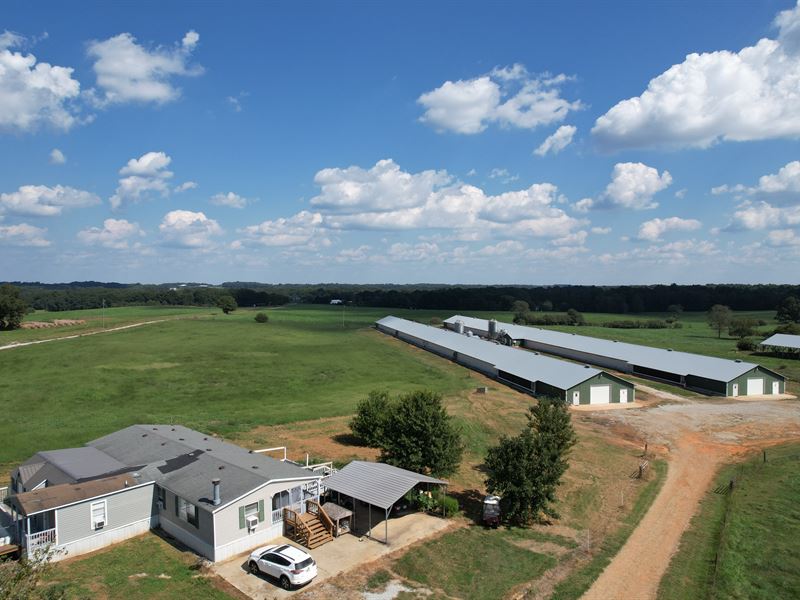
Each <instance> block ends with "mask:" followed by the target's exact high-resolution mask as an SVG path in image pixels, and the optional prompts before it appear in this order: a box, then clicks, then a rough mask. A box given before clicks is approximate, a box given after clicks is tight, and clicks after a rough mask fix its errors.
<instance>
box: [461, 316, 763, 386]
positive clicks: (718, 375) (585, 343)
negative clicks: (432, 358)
mask: <svg viewBox="0 0 800 600" xmlns="http://www.w3.org/2000/svg"><path fill="white" fill-rule="evenodd" d="M456 321H461V322H462V323H463V324H464V327H467V328H474V329H478V330H482V331H486V330H488V321H486V319H476V318H474V317H465V316H462V315H456V316H453V317H450V318H449V319H447V320H446V321H445V323H448V324H453V323H455V322H456ZM497 327H498V330H500V329H503V330H505V331H506V332H507V333H508V334H509V335H510V336H511V337H512V338H514V339H515V340H532V341H537V342H540V343H543V344H549V345H551V346H558V347H560V348H567V349H570V350H576V351H580V352H586V353H589V354H595V355H597V356H605V357H609V358H614V359H616V360H621V361H625V362H627V363H629V364H631V365H639V366H641V367H646V368H649V369H658V370H660V371H666V372H669V373H676V374H679V375H684V376H685V375H695V376H698V377H705V378H707V379H713V380H716V381H730V380H731V379H735V378H736V377H739V376H740V375H743V374H745V373H747V372H748V371H751V370H752V369H755V368H756V367H757V366H758V365H756V364H754V363H749V362H742V361H736V360H728V359H725V358H715V357H712V356H703V355H702V354H691V353H689V352H677V351H673V350H665V349H662V348H652V347H650V346H640V345H638V344H628V343H626V342H615V341H613V340H602V339H600V338H595V337H590V336H586V335H578V334H575V333H564V332H561V331H553V330H551V329H539V328H538V327H527V326H524V325H514V324H513V323H500V322H498V324H497Z"/></svg>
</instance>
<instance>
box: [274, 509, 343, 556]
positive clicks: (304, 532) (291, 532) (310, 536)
mask: <svg viewBox="0 0 800 600" xmlns="http://www.w3.org/2000/svg"><path fill="white" fill-rule="evenodd" d="M284 535H285V536H286V537H288V538H289V539H291V540H293V541H295V542H297V543H298V544H302V545H303V546H305V547H306V548H309V549H311V550H313V549H314V548H319V547H320V546H322V545H323V544H327V543H328V542H330V541H331V540H333V535H331V533H330V531H328V529H327V528H326V527H325V525H324V524H323V522H322V520H321V519H320V518H319V516H317V515H315V514H312V513H305V514H301V515H297V514H296V516H295V517H294V518H291V517H290V518H288V519H286V518H284Z"/></svg>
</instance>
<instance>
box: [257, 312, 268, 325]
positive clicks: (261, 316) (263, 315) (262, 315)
mask: <svg viewBox="0 0 800 600" xmlns="http://www.w3.org/2000/svg"><path fill="white" fill-rule="evenodd" d="M255 319H256V323H266V322H268V321H269V317H268V316H267V314H266V313H263V312H260V313H256V316H255Z"/></svg>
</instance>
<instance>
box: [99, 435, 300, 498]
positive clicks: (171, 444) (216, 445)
mask: <svg viewBox="0 0 800 600" xmlns="http://www.w3.org/2000/svg"><path fill="white" fill-rule="evenodd" d="M89 446H91V447H94V448H97V449H98V450H101V451H102V452H104V453H106V454H108V455H110V456H113V457H114V458H115V459H117V460H119V461H121V462H123V463H125V464H127V465H129V466H131V467H137V468H140V470H141V471H142V473H143V474H144V475H146V476H147V477H151V478H152V479H154V480H155V481H156V482H157V483H158V484H159V485H163V486H164V487H165V488H167V489H168V490H170V491H171V492H173V493H175V494H178V495H179V496H181V497H182V498H184V499H186V500H188V501H190V502H192V503H195V504H198V505H199V506H201V507H202V506H205V507H206V508H207V509H208V510H211V506H210V498H211V480H212V479H214V478H219V479H220V480H221V484H220V495H221V497H222V504H221V505H220V506H218V507H213V510H219V509H220V508H222V507H224V506H225V505H226V504H228V503H230V502H232V501H234V500H236V499H237V498H240V497H241V496H243V495H245V494H247V493H249V492H251V491H253V490H255V489H257V488H259V487H261V486H263V485H265V484H266V483H269V482H270V481H275V480H280V479H311V478H314V477H315V475H314V474H313V473H311V472H310V471H307V470H306V469H303V468H301V467H298V466H296V465H294V464H291V463H288V462H282V461H279V460H276V459H274V458H272V457H269V456H265V455H263V454H255V453H251V452H250V451H248V450H246V449H245V448H242V447H241V446H237V445H235V444H231V443H228V442H225V441H223V440H220V439H218V438H215V437H213V436H210V435H206V434H203V433H201V432H199V431H194V430H192V429H189V428H187V427H183V426H182V425H131V426H130V427H126V428H125V429H122V430H120V431H116V432H114V433H111V434H109V435H107V436H105V437H102V438H99V439H97V440H94V441H92V442H89ZM220 467H221V468H220Z"/></svg>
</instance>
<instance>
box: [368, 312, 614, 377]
mask: <svg viewBox="0 0 800 600" xmlns="http://www.w3.org/2000/svg"><path fill="white" fill-rule="evenodd" d="M378 324H379V325H383V326H384V327H388V328H390V329H394V330H396V331H400V332H401V333H405V334H407V335H410V336H413V337H415V338H417V339H420V340H423V341H425V342H428V343H431V344H436V345H438V346H443V347H445V348H448V349H449V350H453V351H454V352H458V353H459V354H461V355H464V356H469V357H472V358H475V359H477V360H480V361H483V362H486V363H489V364H491V365H493V366H494V367H495V368H496V369H498V370H501V371H505V372H506V373H511V374H512V375H516V376H517V377H521V378H523V379H527V380H528V381H540V382H542V383H545V384H547V385H551V386H553V387H556V388H559V389H562V390H568V389H569V388H571V387H574V386H576V385H578V384H580V383H583V382H584V381H586V380H587V379H590V378H592V377H594V376H595V375H599V374H600V373H601V372H602V371H600V370H598V369H595V368H593V367H589V366H584V365H578V364H575V363H571V362H567V361H564V360H558V359H556V358H551V357H549V356H543V355H541V354H535V353H533V352H528V351H526V350H520V349H517V348H509V347H508V346H501V345H499V344H495V343H493V342H487V341H485V340H481V339H478V338H476V337H468V336H466V335H461V334H458V333H455V332H453V331H449V330H447V329H438V328H436V327H430V326H428V325H421V324H420V323H415V322H414V321H408V320H406V319H400V318H398V317H391V316H389V317H384V318H383V319H381V320H380V321H378Z"/></svg>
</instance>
